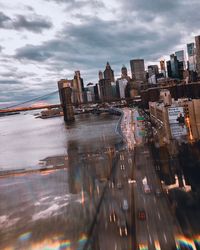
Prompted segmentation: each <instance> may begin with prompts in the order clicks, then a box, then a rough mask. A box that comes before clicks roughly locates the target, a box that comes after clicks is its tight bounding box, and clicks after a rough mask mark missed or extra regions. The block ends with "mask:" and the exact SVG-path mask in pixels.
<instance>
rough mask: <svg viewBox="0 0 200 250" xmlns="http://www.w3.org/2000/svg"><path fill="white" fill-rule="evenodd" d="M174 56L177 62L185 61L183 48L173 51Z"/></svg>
mask: <svg viewBox="0 0 200 250" xmlns="http://www.w3.org/2000/svg"><path fill="white" fill-rule="evenodd" d="M175 56H176V57H177V60H178V61H179V62H184V61H185V55H184V50H179V51H176V52H175Z"/></svg>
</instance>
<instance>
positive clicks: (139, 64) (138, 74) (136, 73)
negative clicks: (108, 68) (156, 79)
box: [130, 59, 146, 82]
mask: <svg viewBox="0 0 200 250" xmlns="http://www.w3.org/2000/svg"><path fill="white" fill-rule="evenodd" d="M130 65H131V73H132V78H133V80H136V81H141V82H144V81H145V80H146V77H145V69H144V60H143V59H133V60H131V61H130Z"/></svg>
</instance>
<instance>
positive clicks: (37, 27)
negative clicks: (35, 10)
mask: <svg viewBox="0 0 200 250" xmlns="http://www.w3.org/2000/svg"><path fill="white" fill-rule="evenodd" d="M51 27H52V23H51V22H50V21H49V20H47V18H44V17H42V16H39V15H36V14H34V15H31V16H29V17H28V18H27V17H25V16H23V15H17V16H16V17H14V18H10V17H8V16H6V15H5V14H4V13H2V12H0V28H2V29H15V30H27V31H31V32H35V33H41V32H42V31H43V30H44V29H50V28H51Z"/></svg>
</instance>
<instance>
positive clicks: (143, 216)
mask: <svg viewBox="0 0 200 250" xmlns="http://www.w3.org/2000/svg"><path fill="white" fill-rule="evenodd" d="M138 219H139V220H146V213H145V211H144V210H140V211H138Z"/></svg>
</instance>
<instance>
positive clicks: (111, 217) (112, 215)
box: [109, 210, 117, 222]
mask: <svg viewBox="0 0 200 250" xmlns="http://www.w3.org/2000/svg"><path fill="white" fill-rule="evenodd" d="M109 219H110V222H116V220H117V215H116V213H115V211H114V210H113V211H111V213H110V216H109Z"/></svg>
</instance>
